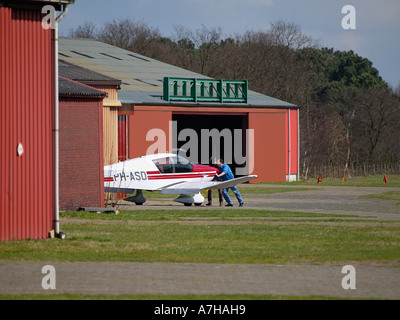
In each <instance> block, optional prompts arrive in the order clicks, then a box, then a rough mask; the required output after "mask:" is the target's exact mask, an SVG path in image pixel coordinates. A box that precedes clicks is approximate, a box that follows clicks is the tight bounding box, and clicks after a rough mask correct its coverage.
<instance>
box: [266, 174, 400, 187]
mask: <svg viewBox="0 0 400 320" xmlns="http://www.w3.org/2000/svg"><path fill="white" fill-rule="evenodd" d="M386 177H387V180H388V183H386V184H385V183H384V182H383V175H376V176H365V177H347V178H345V181H344V182H342V179H341V178H340V179H338V178H325V177H322V183H319V184H317V179H316V178H314V179H313V178H309V180H308V181H297V182H275V183H273V184H277V185H291V186H311V185H315V186H321V187H322V186H333V187H336V186H343V187H387V188H391V187H400V176H399V175H386ZM262 184H272V183H262Z"/></svg>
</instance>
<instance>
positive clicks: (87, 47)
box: [59, 38, 296, 108]
mask: <svg viewBox="0 0 400 320" xmlns="http://www.w3.org/2000/svg"><path fill="white" fill-rule="evenodd" d="M59 58H60V59H62V60H65V61H68V62H70V63H72V64H75V65H78V66H84V67H85V68H87V69H90V70H92V71H95V72H98V73H101V74H103V75H107V76H108V77H111V78H115V79H119V80H121V81H122V85H121V91H119V93H118V95H119V97H120V99H121V102H122V103H129V104H146V103H159V104H174V105H181V104H185V105H193V104H194V103H190V102H187V103H176V102H172V103H168V102H166V101H164V100H163V99H162V93H163V78H164V77H176V78H201V79H210V78H209V77H206V76H204V75H201V74H198V73H195V72H192V71H188V70H185V69H182V68H179V67H176V66H173V65H170V64H167V63H164V62H161V61H158V60H155V59H152V58H149V57H145V56H142V55H140V54H137V53H134V52H131V51H127V50H124V49H120V48H118V47H115V46H111V45H108V44H105V43H103V42H100V41H96V40H92V39H72V38H61V39H60V40H59ZM199 104H200V105H208V103H199ZM226 105H235V106H236V105H239V104H226ZM241 106H243V104H241ZM244 106H255V107H285V108H287V107H296V106H295V105H293V104H291V103H287V102H284V101H282V100H279V99H275V98H272V97H269V96H266V95H262V94H259V93H256V92H254V91H249V103H248V104H247V105H244Z"/></svg>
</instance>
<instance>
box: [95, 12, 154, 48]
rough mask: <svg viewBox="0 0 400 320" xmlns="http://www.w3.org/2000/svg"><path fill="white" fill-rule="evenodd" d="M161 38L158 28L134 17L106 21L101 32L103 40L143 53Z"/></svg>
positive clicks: (100, 36)
mask: <svg viewBox="0 0 400 320" xmlns="http://www.w3.org/2000/svg"><path fill="white" fill-rule="evenodd" d="M159 38H161V35H160V32H159V31H158V29H153V28H151V27H149V26H148V25H146V24H145V23H142V22H135V21H134V20H132V19H122V20H115V19H114V20H113V21H111V22H106V23H105V24H104V26H103V28H102V29H101V30H100V32H99V39H100V40H101V41H104V42H105V43H108V44H111V45H114V46H117V47H119V48H122V49H126V50H131V51H134V52H137V53H141V54H146V52H147V51H149V47H150V46H151V44H152V43H153V42H154V41H156V40H157V39H159Z"/></svg>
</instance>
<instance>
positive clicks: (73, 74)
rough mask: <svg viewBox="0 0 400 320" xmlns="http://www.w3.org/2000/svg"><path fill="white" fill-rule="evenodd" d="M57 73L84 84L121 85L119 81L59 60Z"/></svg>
mask: <svg viewBox="0 0 400 320" xmlns="http://www.w3.org/2000/svg"><path fill="white" fill-rule="evenodd" d="M58 71H59V75H60V76H62V77H64V78H67V79H71V80H74V81H78V82H84V83H86V84H89V83H93V84H94V83H97V84H109V85H117V86H119V85H120V84H121V80H117V79H114V78H111V77H108V76H105V75H103V74H100V73H98V72H94V71H92V70H89V69H86V68H82V67H80V66H77V65H74V64H71V63H69V62H66V61H62V60H59V64H58Z"/></svg>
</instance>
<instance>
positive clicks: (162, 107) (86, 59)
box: [59, 38, 299, 182]
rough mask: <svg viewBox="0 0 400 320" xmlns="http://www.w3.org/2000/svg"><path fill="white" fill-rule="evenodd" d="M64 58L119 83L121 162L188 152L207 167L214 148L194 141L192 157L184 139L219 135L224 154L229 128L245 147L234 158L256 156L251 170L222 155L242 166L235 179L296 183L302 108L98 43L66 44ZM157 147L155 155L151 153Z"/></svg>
mask: <svg viewBox="0 0 400 320" xmlns="http://www.w3.org/2000/svg"><path fill="white" fill-rule="evenodd" d="M59 58H60V59H62V60H64V61H66V62H69V63H72V64H75V65H78V66H82V67H85V68H87V69H90V70H92V71H95V72H98V73H100V74H103V75H106V76H108V77H112V78H114V79H119V80H121V81H122V84H121V90H120V91H119V92H118V100H119V101H120V102H121V103H122V106H121V107H120V109H119V111H118V158H119V160H125V159H128V158H129V159H131V158H135V157H139V156H142V155H145V154H146V153H147V152H148V151H149V150H153V149H154V150H155V151H156V152H157V151H158V152H163V151H170V152H171V151H174V149H176V148H178V149H179V148H180V147H182V148H184V149H185V148H186V149H187V147H188V145H190V146H191V149H190V155H192V153H197V158H198V160H199V161H198V162H202V163H204V161H200V160H201V159H202V158H203V159H204V158H207V157H205V156H204V154H206V153H207V151H209V152H208V153H207V154H208V155H211V154H212V152H213V150H212V148H213V146H215V141H214V140H209V141H208V142H209V143H208V144H205V146H207V145H208V147H209V150H206V149H207V148H205V149H204V148H203V149H202V148H201V145H200V142H199V141H197V142H198V143H197V145H198V147H197V148H198V149H197V150H194V147H193V144H190V134H189V138H188V136H186V137H185V134H186V133H193V132H195V133H197V134H198V137H201V138H200V139H202V138H204V130H206V131H205V132H206V133H210V132H211V130H212V129H217V132H218V133H219V134H220V137H221V140H220V141H221V144H220V146H219V149H223V150H224V147H225V145H224V144H229V143H231V142H230V140H229V139H228V140H225V139H222V136H224V133H226V131H224V130H225V129H227V130H228V135H229V132H230V133H231V136H232V137H231V138H232V139H233V140H234V141H235V142H234V143H235V147H236V145H239V148H240V147H241V148H242V150H237V153H240V151H242V152H241V153H240V155H243V156H245V155H246V153H247V154H248V155H249V156H251V159H250V161H252V165H249V164H248V163H243V162H240V163H239V161H237V160H236V157H234V156H232V155H228V154H224V151H221V154H220V155H221V156H222V157H224V158H225V159H227V158H232V162H231V165H232V166H233V167H234V168H235V169H238V168H243V167H244V168H243V170H236V173H238V172H239V173H241V174H246V173H253V174H257V175H258V176H259V178H258V179H257V180H255V182H278V181H293V180H297V179H298V173H299V108H298V107H297V106H295V105H293V104H290V103H287V102H284V101H281V100H278V99H275V98H272V97H269V96H265V95H262V94H259V93H256V92H253V91H250V90H248V88H247V82H246V81H237V80H234V81H225V80H216V79H210V78H207V77H205V76H203V75H200V74H197V73H193V72H191V71H187V70H184V69H181V68H178V67H175V66H172V65H169V64H166V63H163V62H160V61H157V60H154V59H151V58H148V57H145V56H142V55H139V54H136V53H133V52H131V51H126V50H123V49H120V48H117V47H114V46H111V45H108V44H105V43H102V42H99V41H96V40H90V39H69V38H62V39H60V44H59ZM154 130H156V131H154ZM157 132H162V133H164V137H163V136H162V135H161V136H160V135H157V134H156V135H153V133H157ZM235 132H237V133H238V134H237V135H236V136H235V135H234V133H235ZM252 135H253V137H254V138H252ZM240 137H241V141H239V142H238V141H237V140H238V139H240ZM160 139H161V140H165V141H160ZM157 142H159V144H157ZM161 142H164V144H163V143H161ZM191 142H193V141H191ZM155 144H156V145H157V147H158V148H153V146H154V145H155ZM163 145H164V147H163ZM163 149H164V150H163ZM225 153H226V152H225ZM227 162H228V163H229V161H227ZM246 170H247V171H246ZM234 173H235V171H234ZM237 175H240V174H237Z"/></svg>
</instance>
